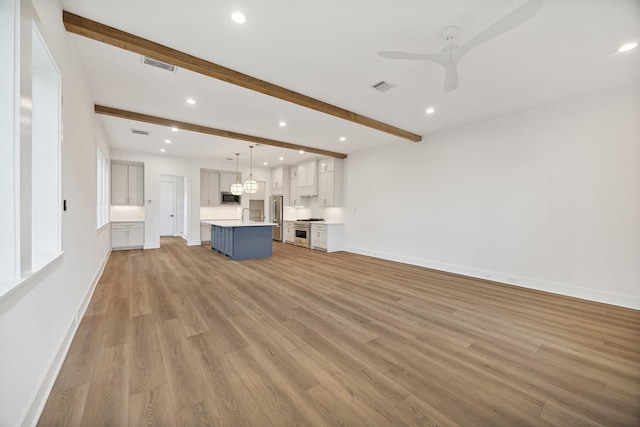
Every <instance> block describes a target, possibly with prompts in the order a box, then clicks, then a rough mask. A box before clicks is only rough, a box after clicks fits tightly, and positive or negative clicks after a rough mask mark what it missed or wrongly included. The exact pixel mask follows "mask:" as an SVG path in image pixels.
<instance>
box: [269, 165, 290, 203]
mask: <svg viewBox="0 0 640 427" xmlns="http://www.w3.org/2000/svg"><path fill="white" fill-rule="evenodd" d="M288 176H289V168H287V167H283V166H281V167H277V168H273V169H271V195H273V196H284V195H285V186H286V184H288V183H289V179H288Z"/></svg>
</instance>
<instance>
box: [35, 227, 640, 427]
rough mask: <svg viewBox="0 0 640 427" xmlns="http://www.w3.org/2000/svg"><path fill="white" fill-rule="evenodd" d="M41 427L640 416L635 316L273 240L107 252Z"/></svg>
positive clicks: (617, 419) (639, 419)
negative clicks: (221, 248) (229, 255)
mask: <svg viewBox="0 0 640 427" xmlns="http://www.w3.org/2000/svg"><path fill="white" fill-rule="evenodd" d="M38 425H40V426H54V425H56V426H57V425H60V426H78V425H84V426H101V425H104V426H118V427H119V426H176V425H180V426H200V425H202V426H207V425H211V426H222V425H224V426H245V425H246V426H288V425H301V426H335V425H349V426H404V425H407V426H413V425H420V426H435V425H438V426H473V425H491V426H526V425H532V426H545V425H549V426H561V425H569V426H573V425H596V426H597V425H601V426H638V425H640V312H638V311H634V310H628V309H624V308H619V307H613V306H608V305H604V304H597V303H591V302H586V301H581V300H576V299H572V298H567V297H562V296H557V295H551V294H546V293H542V292H536V291H531V290H527V289H521V288H517V287H511V286H506V285H501V284H497V283H491V282H487V281H483V280H476V279H470V278H465V277H461V276H456V275H452V274H446V273H441V272H436V271H432V270H428V269H424V268H420V267H415V266H409V265H404V264H398V263H394V262H389V261H383V260H377V259H373V258H368V257H364V256H360V255H354V254H348V253H332V254H326V253H322V252H317V251H311V250H307V249H301V248H297V247H293V246H290V245H286V244H280V243H275V244H274V256H273V258H270V259H260V260H252V261H242V262H233V261H230V260H229V259H226V258H224V257H222V256H221V255H218V254H216V253H213V252H212V251H211V250H210V248H207V247H206V246H201V247H186V246H185V242H184V241H183V240H182V239H179V238H163V239H162V248H161V249H157V250H146V251H141V250H138V251H122V252H113V253H112V254H111V257H110V259H109V261H108V264H107V267H106V269H105V272H104V274H103V276H102V278H101V280H100V282H99V284H98V286H97V288H96V291H95V294H94V295H93V299H92V300H91V304H90V306H89V308H88V310H87V312H86V314H85V316H84V318H83V319H82V322H81V323H80V326H79V329H78V332H77V334H76V336H75V338H74V341H73V344H72V346H71V349H70V351H69V354H68V355H67V358H66V359H65V362H64V365H63V367H62V370H61V372H60V375H59V376H58V378H57V380H56V383H55V386H54V388H53V391H52V393H51V395H50V397H49V400H48V402H47V404H46V407H45V408H44V411H43V413H42V416H41V418H40V422H39V424H38Z"/></svg>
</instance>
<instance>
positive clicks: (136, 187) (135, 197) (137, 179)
mask: <svg viewBox="0 0 640 427" xmlns="http://www.w3.org/2000/svg"><path fill="white" fill-rule="evenodd" d="M128 190H129V203H128V204H129V205H135V206H143V205H144V168H143V167H142V166H140V165H129V182H128Z"/></svg>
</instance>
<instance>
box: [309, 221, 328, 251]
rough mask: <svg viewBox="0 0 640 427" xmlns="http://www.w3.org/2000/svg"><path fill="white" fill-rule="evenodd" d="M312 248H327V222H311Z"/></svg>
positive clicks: (324, 249)
mask: <svg viewBox="0 0 640 427" xmlns="http://www.w3.org/2000/svg"><path fill="white" fill-rule="evenodd" d="M310 246H311V248H312V249H320V250H323V251H326V250H327V226H326V225H325V224H311V242H310Z"/></svg>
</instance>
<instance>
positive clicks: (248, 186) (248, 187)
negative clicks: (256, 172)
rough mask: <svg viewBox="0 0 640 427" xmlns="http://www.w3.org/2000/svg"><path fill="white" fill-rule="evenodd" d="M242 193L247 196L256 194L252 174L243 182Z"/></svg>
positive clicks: (256, 185)
mask: <svg viewBox="0 0 640 427" xmlns="http://www.w3.org/2000/svg"><path fill="white" fill-rule="evenodd" d="M244 192H245V193H249V194H255V193H257V192H258V182H257V181H256V180H255V179H254V178H253V174H251V175H249V179H248V180H246V181H245V182H244Z"/></svg>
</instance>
